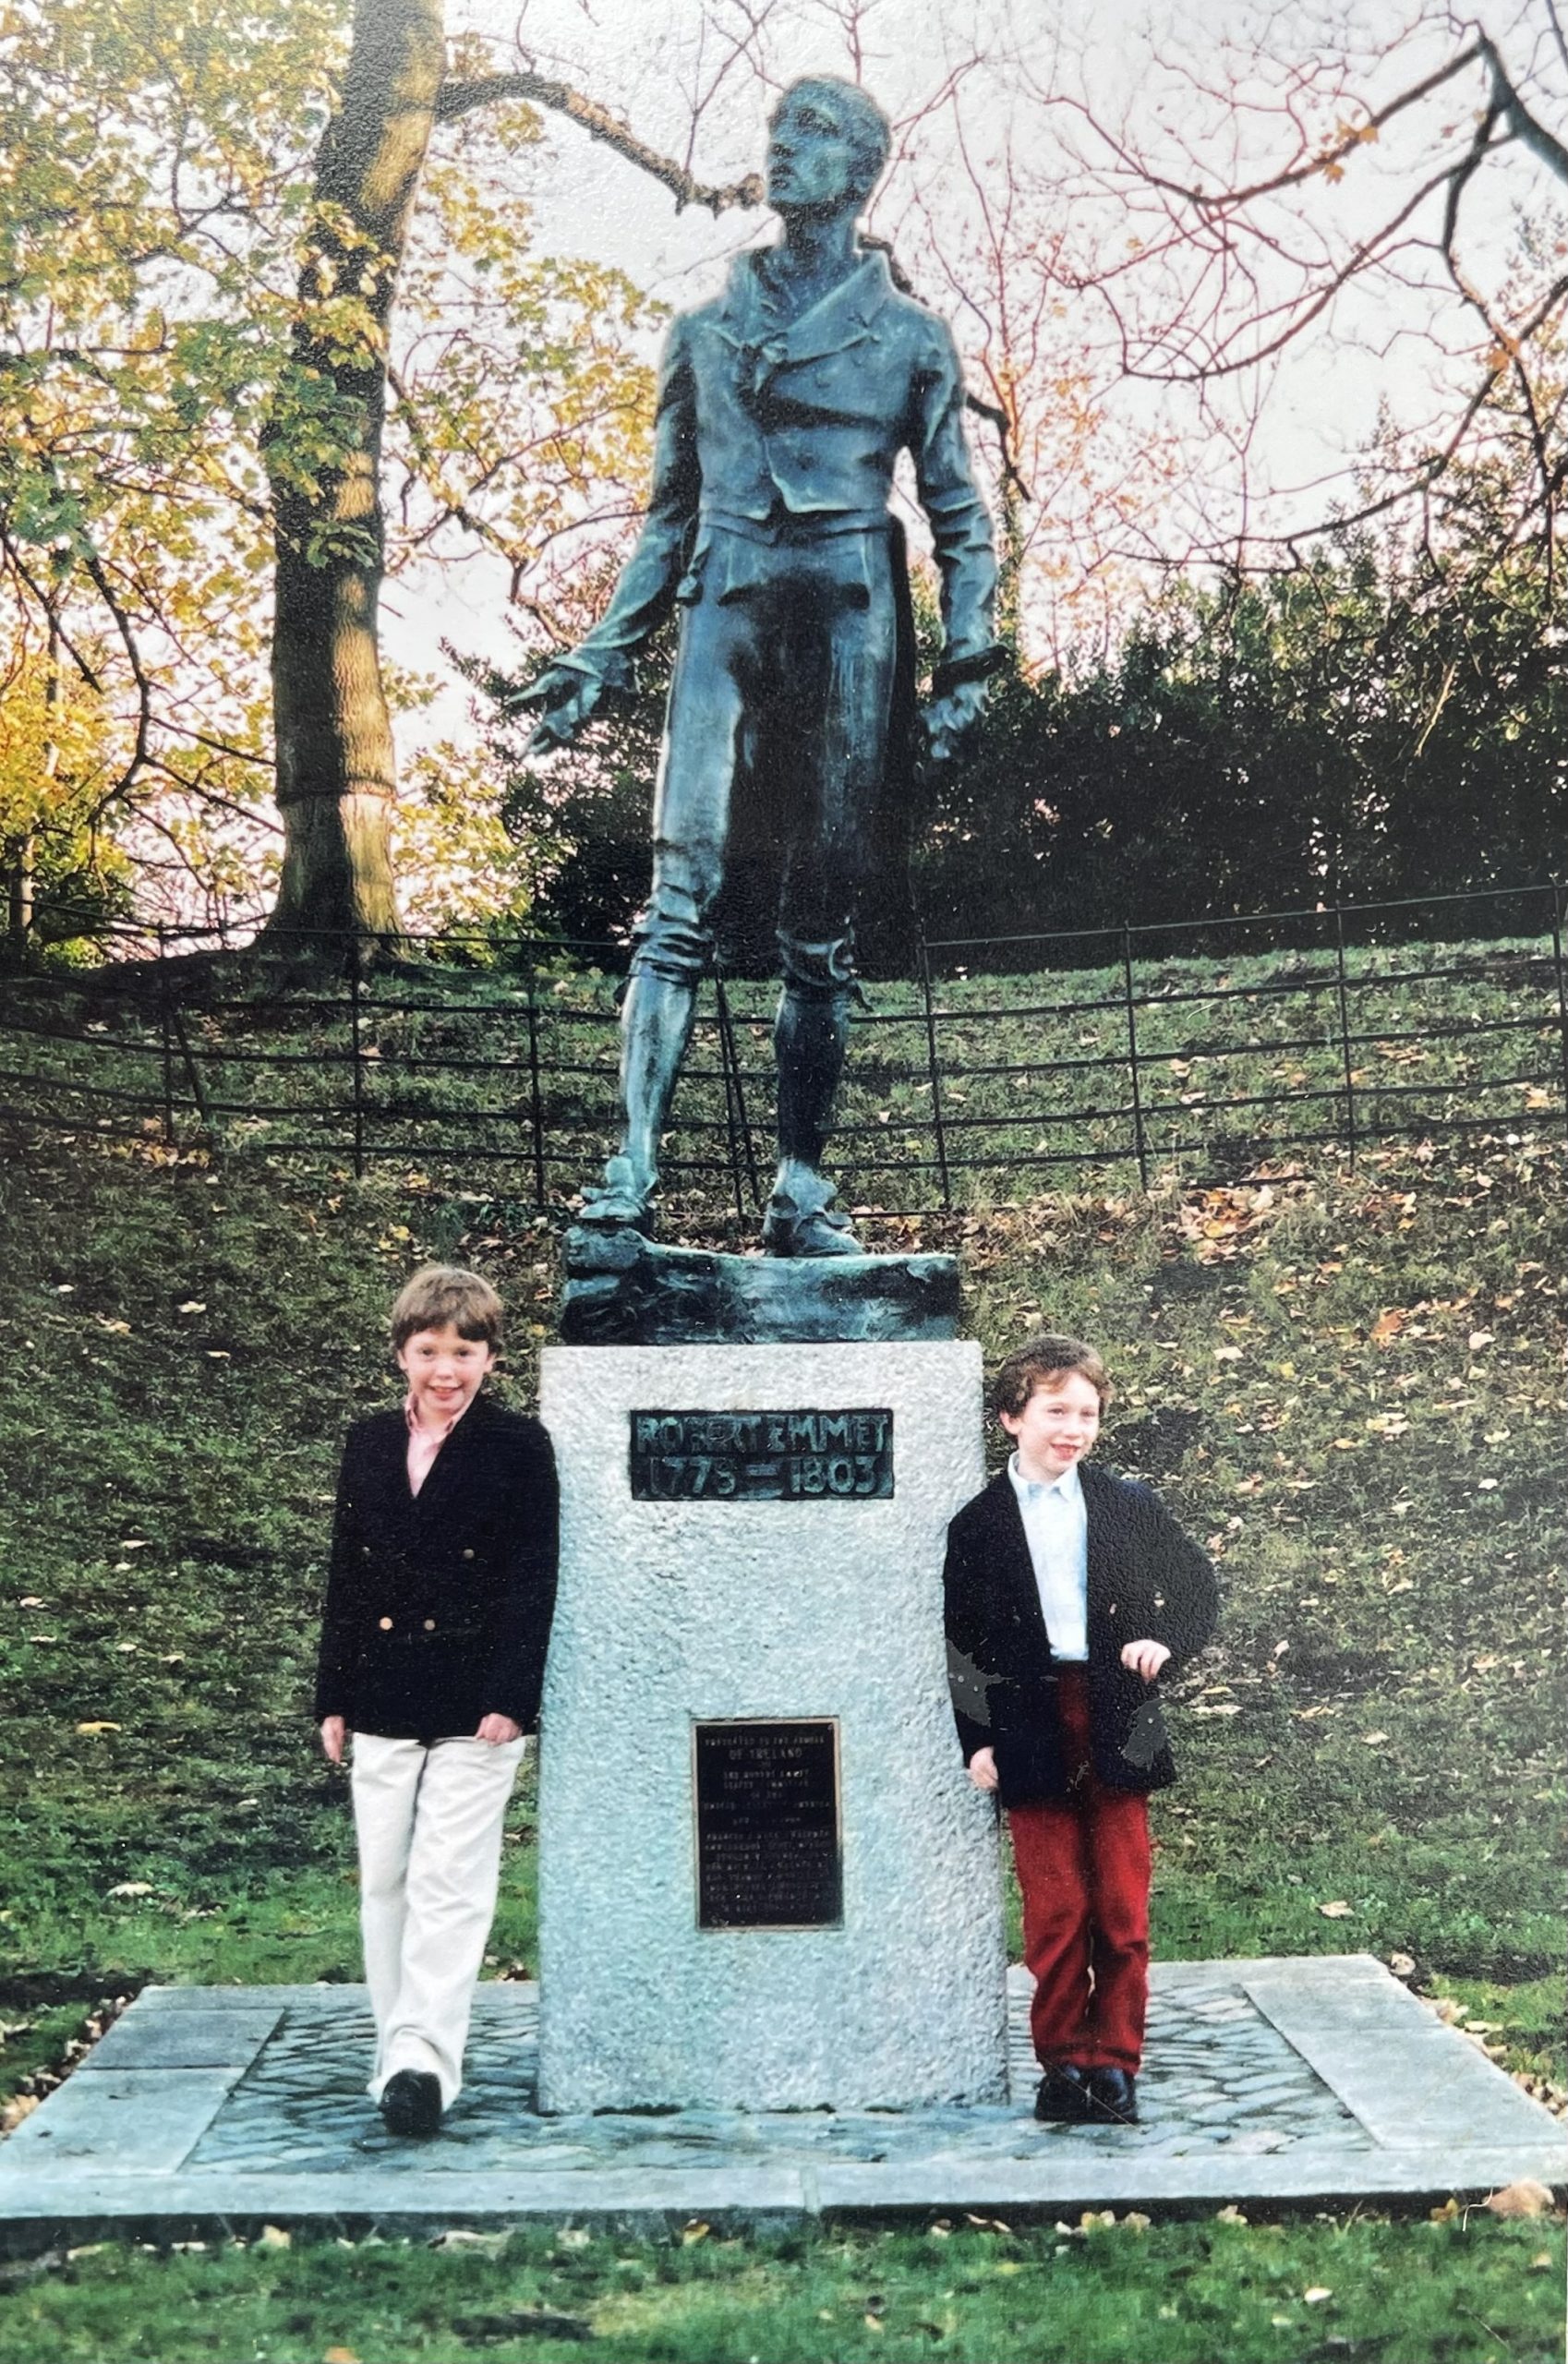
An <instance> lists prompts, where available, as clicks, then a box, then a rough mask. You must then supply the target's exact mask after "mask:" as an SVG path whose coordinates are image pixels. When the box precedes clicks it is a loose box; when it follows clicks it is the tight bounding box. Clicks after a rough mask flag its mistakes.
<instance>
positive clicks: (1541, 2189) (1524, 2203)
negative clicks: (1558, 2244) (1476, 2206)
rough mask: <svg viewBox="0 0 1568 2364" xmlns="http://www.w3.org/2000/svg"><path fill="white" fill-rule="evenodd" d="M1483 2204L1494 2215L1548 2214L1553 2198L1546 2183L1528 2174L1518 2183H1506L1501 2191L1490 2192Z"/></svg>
mask: <svg viewBox="0 0 1568 2364" xmlns="http://www.w3.org/2000/svg"><path fill="white" fill-rule="evenodd" d="M1481 2204H1482V2206H1483V2207H1484V2208H1485V2209H1486V2210H1487V2211H1488V2213H1490V2215H1493V2216H1546V2215H1549V2214H1550V2212H1551V2206H1552V2199H1551V2194H1550V2191H1549V2190H1548V2189H1547V2187H1546V2185H1545V2184H1544V2183H1537V2182H1535V2181H1534V2179H1533V2178H1532V2177H1528V2176H1526V2177H1521V2179H1520V2181H1519V2182H1518V2183H1510V2184H1504V2186H1503V2187H1502V2190H1501V2191H1493V2192H1489V2194H1488V2195H1487V2198H1486V2199H1485V2200H1484V2201H1482V2203H1481Z"/></svg>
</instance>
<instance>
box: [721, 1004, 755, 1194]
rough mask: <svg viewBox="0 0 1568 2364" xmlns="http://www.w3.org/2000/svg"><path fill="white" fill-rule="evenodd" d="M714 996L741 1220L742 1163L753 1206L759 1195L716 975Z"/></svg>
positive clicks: (730, 1030) (726, 1008) (730, 1029)
mask: <svg viewBox="0 0 1568 2364" xmlns="http://www.w3.org/2000/svg"><path fill="white" fill-rule="evenodd" d="M713 998H714V1006H715V1007H716V1009H717V1010H718V1067H719V1073H720V1074H721V1075H722V1076H723V1078H724V1122H725V1126H726V1128H727V1130H728V1132H729V1136H730V1181H731V1183H732V1184H733V1186H734V1191H735V1212H736V1215H737V1216H738V1217H739V1219H740V1221H741V1222H742V1223H744V1221H745V1219H746V1200H745V1192H744V1190H743V1189H742V1184H741V1167H742V1162H743V1163H744V1165H745V1169H746V1182H747V1186H748V1187H749V1188H750V1190H751V1194H752V1205H753V1206H755V1205H756V1204H757V1198H758V1192H757V1169H756V1161H755V1159H754V1156H753V1154H752V1128H751V1127H750V1125H749V1124H748V1123H747V1122H746V1101H745V1093H744V1091H743V1089H742V1083H741V1061H740V1055H739V1054H738V1052H737V1051H736V1048H735V1029H734V1026H733V1025H732V1023H731V1021H730V996H729V995H728V994H727V993H726V992H725V990H724V980H723V978H722V977H720V976H717V975H716V976H715V978H714V981H713Z"/></svg>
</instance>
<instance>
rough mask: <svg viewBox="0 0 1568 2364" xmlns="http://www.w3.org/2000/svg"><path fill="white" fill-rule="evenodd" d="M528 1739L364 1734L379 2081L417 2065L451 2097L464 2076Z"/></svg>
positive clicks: (364, 1911) (361, 1751)
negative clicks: (510, 1804) (505, 1837)
mask: <svg viewBox="0 0 1568 2364" xmlns="http://www.w3.org/2000/svg"><path fill="white" fill-rule="evenodd" d="M527 1744H528V1743H527V1742H526V1740H514V1741H502V1742H501V1743H500V1744H499V1745H492V1744H491V1743H489V1742H488V1741H483V1740H473V1739H466V1738H465V1739H458V1740H439V1741H435V1742H433V1743H431V1744H430V1745H429V1746H428V1747H427V1746H426V1744H425V1743H424V1742H423V1741H417V1740H387V1739H385V1738H383V1737H382V1735H381V1734H380V1733H378V1732H356V1733H355V1735H354V1765H353V1788H354V1822H355V1828H356V1833H357V1835H358V1839H359V1925H360V1930H361V1933H362V1935H363V1937H364V1942H365V1977H366V1981H367V1984H368V1986H369V1989H370V2008H371V2010H372V2011H373V2012H374V2014H375V2019H376V2065H375V2069H374V2071H373V2072H372V2075H371V2078H370V2086H369V2090H370V2092H371V2093H372V2094H374V2095H375V2097H376V2098H377V2099H378V2100H380V2093H381V2088H382V2086H383V2085H384V2084H385V2083H386V2081H387V2080H388V2078H389V2077H394V2076H396V2075H397V2073H398V2071H399V2070H400V2069H420V2070H423V2071H425V2072H426V2073H427V2074H428V2075H430V2076H433V2077H436V2078H439V2079H440V2088H441V2107H442V2108H443V2109H446V2108H449V2107H450V2106H451V2105H452V2102H453V2101H455V2099H456V2098H457V2095H458V2093H459V2092H460V2091H461V2090H462V2085H463V2052H464V2045H465V2044H466V2043H467V2041H468V2015H469V2012H470V2010H471V2008H472V2007H473V2001H474V1987H475V1984H476V1980H477V1978H478V1975H479V1971H480V1968H481V1965H482V1964H483V1961H484V1956H485V1940H486V1938H487V1937H488V1936H489V1934H490V1923H491V1922H492V1921H493V1920H494V1918H495V1909H496V1889H497V1885H498V1882H499V1879H500V1876H501V1832H502V1829H503V1827H504V1826H505V1822H506V1803H507V1800H508V1799H509V1798H510V1797H511V1795H512V1785H513V1782H514V1781H515V1779H517V1769H518V1767H519V1766H520V1765H521V1764H522V1762H523V1755H524V1751H525V1749H526V1747H527Z"/></svg>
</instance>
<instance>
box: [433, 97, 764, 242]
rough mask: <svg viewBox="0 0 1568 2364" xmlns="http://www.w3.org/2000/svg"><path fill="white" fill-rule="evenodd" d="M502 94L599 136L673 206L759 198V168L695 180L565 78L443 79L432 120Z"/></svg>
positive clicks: (724, 205)
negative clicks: (735, 176)
mask: <svg viewBox="0 0 1568 2364" xmlns="http://www.w3.org/2000/svg"><path fill="white" fill-rule="evenodd" d="M504 99H525V100H527V101H528V103H530V104H531V105H533V106H538V107H548V108H549V110H550V111H551V112H552V113H553V114H556V115H565V116H566V117H567V119H568V121H569V122H572V123H574V124H576V125H577V127H578V128H579V129H580V130H582V131H585V132H586V133H587V135H588V137H589V139H597V140H602V142H603V143H604V145H605V146H606V147H607V148H610V149H613V150H614V151H615V153H616V154H617V155H618V156H623V157H624V158H625V159H626V161H627V163H631V164H635V165H637V167H638V168H639V170H641V171H642V172H645V173H646V174H648V175H650V176H651V177H652V178H653V179H654V180H656V181H659V182H661V183H662V184H663V186H664V187H666V188H667V189H669V191H670V193H671V195H672V196H673V197H674V199H675V203H676V207H677V210H679V209H680V208H681V207H682V206H687V205H705V206H706V208H707V210H708V211H709V212H710V213H712V214H715V215H718V214H720V213H725V212H728V211H729V210H730V208H731V207H732V206H754V205H760V204H761V203H762V196H763V183H762V175H761V174H760V173H748V174H747V175H746V176H745V178H744V179H743V180H739V181H729V182H723V183H717V182H709V181H699V180H698V179H697V178H696V176H695V175H694V174H693V173H691V172H689V171H688V170H687V168H686V167H685V165H683V164H678V163H676V162H675V160H674V159H673V157H670V156H661V155H660V154H659V152H658V151H657V149H655V148H650V147H649V146H648V144H647V142H646V140H645V139H638V137H637V135H636V133H635V132H634V131H633V130H632V128H631V127H630V126H629V125H627V124H625V123H623V122H622V121H621V118H620V116H619V115H614V114H612V113H611V111H610V110H609V107H607V106H602V105H601V104H600V103H599V102H598V101H597V99H590V98H588V97H587V96H586V95H585V93H584V92H583V91H581V90H573V87H572V85H571V84H570V83H569V82H558V81H555V80H553V79H552V78H550V77H549V75H546V74H534V73H529V72H526V71H522V72H518V73H513V74H484V75H481V76H479V77H478V78H477V79H476V80H474V81H468V82H447V83H445V84H443V85H442V88H441V92H440V98H439V99H438V100H437V102H436V120H437V122H438V123H452V122H455V120H456V119H457V117H458V116H459V115H468V114H470V113H471V112H472V110H473V109H474V108H475V107H482V106H493V105H494V104H496V103H497V102H498V101H501V100H504Z"/></svg>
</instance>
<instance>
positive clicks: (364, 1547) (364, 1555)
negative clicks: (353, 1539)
mask: <svg viewBox="0 0 1568 2364" xmlns="http://www.w3.org/2000/svg"><path fill="white" fill-rule="evenodd" d="M359 1556H360V1558H361V1559H362V1560H368V1558H369V1557H370V1546H369V1545H368V1543H362V1544H361V1545H360V1547H359Z"/></svg>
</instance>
